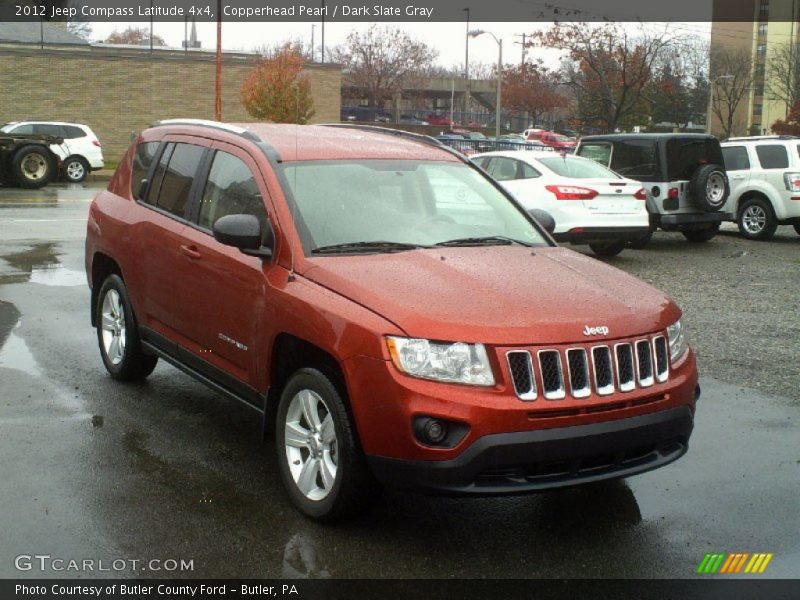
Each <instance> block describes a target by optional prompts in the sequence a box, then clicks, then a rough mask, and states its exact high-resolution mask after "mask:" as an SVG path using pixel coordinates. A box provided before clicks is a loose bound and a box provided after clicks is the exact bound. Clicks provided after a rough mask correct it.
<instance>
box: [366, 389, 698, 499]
mask: <svg viewBox="0 0 800 600" xmlns="http://www.w3.org/2000/svg"><path fill="white" fill-rule="evenodd" d="M695 394H696V396H699V387H698V388H696V392H695ZM692 427H693V415H692V411H691V410H690V409H689V407H688V406H679V407H676V408H671V409H668V410H664V411H659V412H654V413H648V414H644V415H639V416H636V417H630V418H626V419H617V420H613V421H604V422H600V423H591V424H588V425H575V426H572V427H560V428H556V429H542V430H534V431H522V432H516V433H499V434H493V435H487V436H484V437H482V438H480V439H478V440H477V441H476V442H475V443H473V444H472V445H471V446H470V447H469V448H467V449H466V450H465V451H464V452H463V453H462V454H461V455H459V456H458V457H457V458H454V459H452V460H445V461H422V460H402V459H396V458H386V457H380V456H368V457H367V458H368V460H369V464H370V466H371V468H372V471H373V472H374V474H375V476H376V477H377V478H378V479H379V480H381V481H383V482H384V483H389V484H393V485H399V486H402V487H406V488H411V489H415V490H419V491H429V492H436V493H442V494H452V495H503V494H520V493H526V492H535V491H539V490H544V489H552V488H558V487H565V486H571V485H575V484H579V483H590V482H594V481H600V480H603V479H613V478H618V477H628V476H630V475H635V474H637V473H643V472H645V471H650V470H652V469H656V468H658V467H661V466H664V465H666V464H668V463H671V462H673V461H675V460H677V459H678V458H680V457H681V456H683V455H684V454H685V453H686V451H687V449H688V443H689V436H690V435H691V432H692Z"/></svg>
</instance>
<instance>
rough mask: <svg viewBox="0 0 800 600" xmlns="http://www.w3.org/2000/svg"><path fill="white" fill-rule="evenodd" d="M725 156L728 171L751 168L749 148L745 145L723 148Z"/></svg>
mask: <svg viewBox="0 0 800 600" xmlns="http://www.w3.org/2000/svg"><path fill="white" fill-rule="evenodd" d="M722 156H723V157H724V158H725V169H726V170H728V171H742V170H744V169H749V168H750V159H749V158H748V157H747V148H745V147H744V146H730V147H728V148H723V149H722Z"/></svg>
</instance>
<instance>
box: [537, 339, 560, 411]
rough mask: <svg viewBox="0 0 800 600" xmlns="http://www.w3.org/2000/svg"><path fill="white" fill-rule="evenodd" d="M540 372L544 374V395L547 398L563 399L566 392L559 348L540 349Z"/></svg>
mask: <svg viewBox="0 0 800 600" xmlns="http://www.w3.org/2000/svg"><path fill="white" fill-rule="evenodd" d="M538 356H539V374H540V375H541V376H542V395H543V396H544V397H545V399H546V400H561V399H562V398H564V397H565V396H566V395H567V394H566V390H565V389H564V371H563V370H562V368H561V353H560V352H559V351H558V350H540V351H539V355H538Z"/></svg>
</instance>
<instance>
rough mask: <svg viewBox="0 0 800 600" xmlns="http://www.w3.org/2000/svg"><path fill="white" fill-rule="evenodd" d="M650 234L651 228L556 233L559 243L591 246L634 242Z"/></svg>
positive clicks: (580, 230)
mask: <svg viewBox="0 0 800 600" xmlns="http://www.w3.org/2000/svg"><path fill="white" fill-rule="evenodd" d="M649 232H650V228H649V227H577V228H575V229H571V230H569V231H565V232H563V233H554V234H553V238H554V239H555V240H556V241H557V242H569V243H570V244H591V243H594V242H632V241H635V240H638V239H641V238H643V237H644V236H646V235H647V234H648V233H649Z"/></svg>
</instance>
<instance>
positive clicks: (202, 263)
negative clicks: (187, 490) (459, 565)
mask: <svg viewBox="0 0 800 600" xmlns="http://www.w3.org/2000/svg"><path fill="white" fill-rule="evenodd" d="M389 136H391V137H389ZM387 137H388V139H387ZM86 270H87V273H88V277H89V283H90V285H91V288H92V294H91V303H92V306H91V315H92V323H93V325H95V326H96V328H97V337H98V341H99V345H100V351H101V356H102V359H103V362H104V363H105V366H106V369H107V370H108V371H109V372H110V374H111V375H112V376H113V377H115V378H116V379H119V380H125V381H127V380H134V379H140V378H143V377H146V376H147V375H149V374H150V373H151V372H152V371H153V369H154V367H155V365H156V361H157V360H158V358H159V357H160V358H163V359H164V360H166V361H167V362H169V363H171V364H172V365H174V366H176V367H178V368H179V369H182V370H183V371H185V372H187V373H189V374H190V375H192V376H194V377H195V378H197V379H198V380H200V381H202V382H203V383H205V384H207V385H209V386H211V387H212V388H213V389H215V390H217V391H218V392H219V393H221V394H224V395H226V396H229V397H231V398H234V399H236V400H239V401H241V402H244V403H246V404H248V405H249V406H252V407H254V408H255V409H257V410H258V411H260V412H261V413H262V414H263V418H264V419H265V424H266V425H267V426H269V427H270V428H271V429H274V431H275V435H276V442H277V449H278V463H277V464H278V465H279V468H280V471H281V474H282V478H283V481H284V482H285V484H286V488H287V490H288V493H289V496H290V497H291V499H292V501H293V502H294V503H295V504H296V505H297V507H298V508H299V509H300V510H301V511H303V512H304V513H306V514H307V515H310V516H312V517H315V518H318V519H324V520H333V519H337V518H341V517H344V516H345V515H347V514H351V513H353V512H355V511H356V510H357V509H359V508H361V507H363V506H364V505H365V504H366V503H368V502H369V501H370V500H371V499H372V498H373V497H374V495H375V493H376V492H377V491H378V490H379V488H380V484H381V483H391V484H399V485H402V486H406V487H411V488H415V489H419V490H429V491H437V492H440V493H451V494H510V493H520V492H529V491H534V490H542V489H547V488H554V487H560V486H567V485H573V484H576V483H582V482H590V481H597V480H601V479H607V478H614V477H626V476H629V475H633V474H635V473H640V472H643V471H647V470H650V469H654V468H657V467H660V466H662V465H665V464H667V463H669V462H672V461H674V460H676V459H677V458H679V457H680V456H682V455H683V454H684V453H685V452H686V450H687V444H688V440H689V436H690V434H691V431H692V425H693V415H694V408H695V401H696V399H697V397H698V395H699V388H698V385H697V372H696V367H695V358H694V354H693V352H692V351H691V350H690V349H689V347H688V345H687V341H686V336H685V334H684V331H683V329H682V327H681V322H680V317H681V311H680V309H679V308H678V307H677V306H676V305H675V304H674V303H673V302H672V301H671V300H670V299H669V298H667V297H666V296H664V294H662V293H660V292H658V291H657V290H655V289H653V288H652V287H650V286H648V285H646V284H644V283H642V282H641V281H639V280H638V279H635V278H634V277H631V276H629V275H626V274H624V273H622V272H620V271H618V270H616V269H614V268H612V267H610V266H607V265H604V264H602V263H600V262H597V261H595V260H594V259H591V258H588V257H585V256H583V255H581V254H577V253H575V252H572V251H571V250H567V249H565V248H559V247H557V246H556V245H555V243H554V242H553V241H552V239H551V238H550V236H549V235H548V234H547V232H546V231H545V230H544V229H543V228H542V227H541V225H540V224H539V223H538V222H537V221H536V220H535V219H534V218H532V217H531V215H529V214H527V213H526V212H525V210H524V209H523V208H521V206H520V205H519V204H517V203H516V202H515V201H514V200H513V199H512V198H511V197H510V196H509V195H508V194H507V193H506V192H505V191H503V188H502V187H500V186H499V185H498V184H497V183H496V182H494V181H493V180H491V179H489V178H488V177H487V176H486V175H485V174H484V173H482V172H481V170H480V169H478V168H477V167H475V166H474V165H472V164H471V163H470V162H469V161H468V160H466V159H464V158H463V157H462V156H460V155H459V154H458V153H456V152H452V151H450V150H448V149H447V148H445V147H443V146H441V145H439V144H438V143H437V142H435V141H434V140H432V139H431V138H427V137H424V136H415V135H413V134H405V133H401V132H394V131H389V130H381V129H379V128H371V130H365V129H364V128H363V127H358V126H351V127H341V126H338V127H337V126H294V125H267V124H247V125H242V126H234V125H225V124H222V123H214V122H204V121H190V120H186V121H183V120H179V121H164V122H161V123H158V124H156V125H155V126H153V127H152V128H151V129H148V130H147V131H145V132H144V133H143V134H142V135H141V136H140V137H139V138H138V139H136V140H135V141H134V142H133V144H132V145H131V148H130V149H129V151H128V153H127V154H126V156H125V157H124V159H123V160H122V162H121V163H120V166H119V168H118V169H117V172H116V173H115V175H114V178H113V179H112V181H111V183H110V185H109V187H108V190H107V191H104V192H101V193H100V194H98V196H97V197H96V198H95V200H94V202H93V203H92V206H91V210H90V213H89V221H88V232H87V240H86Z"/></svg>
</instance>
